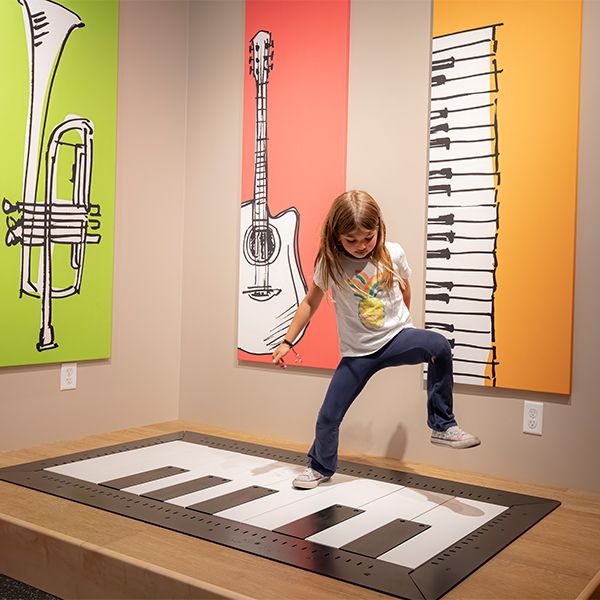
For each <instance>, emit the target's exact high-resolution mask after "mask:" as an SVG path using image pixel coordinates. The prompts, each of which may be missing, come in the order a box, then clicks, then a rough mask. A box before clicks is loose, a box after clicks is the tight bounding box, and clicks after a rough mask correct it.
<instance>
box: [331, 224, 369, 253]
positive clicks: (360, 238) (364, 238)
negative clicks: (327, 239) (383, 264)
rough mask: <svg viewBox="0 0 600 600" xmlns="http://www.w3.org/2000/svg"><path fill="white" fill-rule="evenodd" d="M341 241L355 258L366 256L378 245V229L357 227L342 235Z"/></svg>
mask: <svg viewBox="0 0 600 600" xmlns="http://www.w3.org/2000/svg"><path fill="white" fill-rule="evenodd" d="M340 243H341V244H342V246H343V248H344V250H345V251H346V252H347V253H348V254H350V255H351V256H353V257H354V258H366V257H367V256H369V254H371V252H373V249H374V248H375V246H376V245H377V230H373V231H368V230H366V229H362V228H360V227H357V228H356V229H353V230H352V231H349V232H348V233H346V234H344V235H340Z"/></svg>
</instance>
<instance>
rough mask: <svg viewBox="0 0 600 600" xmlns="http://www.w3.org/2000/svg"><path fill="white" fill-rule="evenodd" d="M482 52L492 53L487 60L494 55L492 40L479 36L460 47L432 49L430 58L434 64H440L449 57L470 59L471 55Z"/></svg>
mask: <svg viewBox="0 0 600 600" xmlns="http://www.w3.org/2000/svg"><path fill="white" fill-rule="evenodd" d="M484 54H491V55H492V56H491V57H487V59H488V61H489V60H491V58H493V57H494V56H495V55H494V50H493V47H492V41H491V40H490V39H486V38H481V39H479V40H478V41H477V42H475V43H474V44H472V45H469V46H465V47H462V48H461V47H460V46H459V47H454V48H452V47H448V48H440V49H438V50H434V52H433V55H432V57H431V58H432V60H433V62H434V64H437V65H441V64H444V63H446V62H448V61H449V60H450V59H451V58H454V59H455V61H457V60H458V59H469V60H470V59H473V57H477V56H482V55H484ZM436 72H438V71H436ZM441 72H442V73H443V72H444V70H443V69H442V70H441Z"/></svg>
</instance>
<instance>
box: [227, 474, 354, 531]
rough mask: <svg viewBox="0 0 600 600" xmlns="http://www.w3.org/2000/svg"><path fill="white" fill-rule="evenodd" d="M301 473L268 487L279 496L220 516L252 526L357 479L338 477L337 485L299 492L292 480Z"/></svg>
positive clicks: (336, 477) (248, 504)
mask: <svg viewBox="0 0 600 600" xmlns="http://www.w3.org/2000/svg"><path fill="white" fill-rule="evenodd" d="M299 472H300V471H296V472H295V473H294V475H293V476H291V477H290V478H288V479H286V480H284V481H279V482H275V483H271V484H269V486H268V487H270V488H272V489H275V490H278V492H277V494H272V495H271V496H265V497H264V498H259V499H257V500H254V501H253V502H248V503H246V504H242V505H240V506H236V507H234V508H230V509H228V510H225V511H222V512H220V513H219V516H220V517H225V518H226V519H233V520H235V521H240V522H242V523H248V524H250V522H251V520H252V519H255V518H257V517H259V516H261V515H264V514H265V513H268V512H270V511H273V510H277V509H281V508H282V507H284V506H288V505H289V504H293V503H294V502H300V501H304V500H306V499H307V498H310V497H312V496H316V495H318V494H322V493H324V492H326V491H328V489H329V488H330V487H331V486H333V485H338V484H339V483H342V482H345V481H351V480H354V479H356V478H355V477H349V476H347V475H336V476H335V483H333V482H326V483H322V484H321V485H319V486H317V487H316V488H313V489H312V490H299V489H296V488H294V487H292V479H293V478H294V477H295V476H296V475H297V474H298V473H299ZM328 506H329V505H328Z"/></svg>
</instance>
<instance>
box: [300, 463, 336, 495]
mask: <svg viewBox="0 0 600 600" xmlns="http://www.w3.org/2000/svg"><path fill="white" fill-rule="evenodd" d="M329 479H330V478H329V477H328V476H326V475H321V473H319V472H318V471H315V470H314V469H311V468H310V467H306V469H304V471H303V472H302V473H300V475H298V477H296V479H294V481H293V482H292V485H293V486H294V487H295V488H300V489H302V490H310V489H312V488H316V487H317V486H318V485H319V484H320V483H323V482H324V481H328V480H329Z"/></svg>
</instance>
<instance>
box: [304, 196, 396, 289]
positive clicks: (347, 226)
mask: <svg viewBox="0 0 600 600" xmlns="http://www.w3.org/2000/svg"><path fill="white" fill-rule="evenodd" d="M355 229H364V230H365V231H376V232H377V243H376V245H375V248H374V249H373V251H372V252H371V254H370V256H369V260H370V261H371V262H372V263H373V264H374V265H375V266H376V267H377V270H378V272H379V276H380V281H381V287H382V288H383V289H384V290H386V291H391V289H392V287H393V285H394V281H398V282H399V283H400V287H401V289H404V288H405V287H406V284H405V282H404V281H403V280H402V278H401V277H399V276H398V275H397V274H396V273H395V271H394V266H393V264H392V258H391V256H390V253H389V252H388V249H387V248H386V247H385V236H386V229H385V223H384V222H383V218H382V216H381V209H380V208H379V205H378V204H377V202H376V201H375V199H374V198H373V197H372V196H370V195H369V194H367V192H363V191H360V190H351V191H349V192H345V193H343V194H341V195H340V196H338V197H337V198H336V199H335V200H334V201H333V204H332V205H331V208H330V209H329V212H328V213H327V216H326V217H325V221H324V223H323V228H322V229H321V243H320V246H319V252H318V254H317V259H316V261H315V265H317V264H319V263H321V264H322V273H323V279H324V282H325V286H326V287H329V286H331V285H332V284H335V285H338V286H340V285H342V284H343V283H344V282H345V276H344V271H343V269H342V265H341V261H340V259H341V257H342V256H343V254H344V249H343V246H342V245H341V242H340V236H342V235H347V234H349V233H350V232H351V231H354V230H355Z"/></svg>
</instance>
